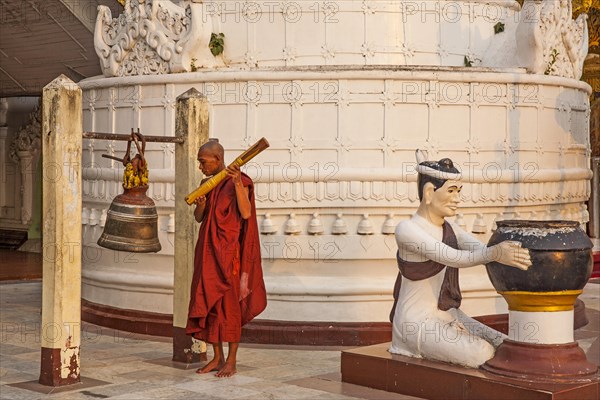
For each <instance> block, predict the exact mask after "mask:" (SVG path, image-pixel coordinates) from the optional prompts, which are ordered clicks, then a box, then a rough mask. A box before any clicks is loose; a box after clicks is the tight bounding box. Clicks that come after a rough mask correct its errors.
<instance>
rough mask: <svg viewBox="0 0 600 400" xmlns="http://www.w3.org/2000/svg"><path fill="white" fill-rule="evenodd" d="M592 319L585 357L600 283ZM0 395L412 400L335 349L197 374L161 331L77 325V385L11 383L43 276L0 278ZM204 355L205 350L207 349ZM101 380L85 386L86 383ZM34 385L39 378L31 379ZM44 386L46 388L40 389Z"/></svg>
mask: <svg viewBox="0 0 600 400" xmlns="http://www.w3.org/2000/svg"><path fill="white" fill-rule="evenodd" d="M582 297H583V298H584V301H585V302H586V305H587V307H588V309H589V310H590V312H589V315H590V322H591V323H590V325H588V326H587V327H585V328H583V329H581V330H578V331H577V337H578V339H580V344H581V346H582V347H583V348H584V350H586V351H587V352H588V356H592V354H595V355H593V357H596V356H597V355H598V354H599V351H598V349H599V347H600V344H599V343H600V342H599V340H598V332H599V331H600V318H599V315H600V313H599V312H598V310H600V285H598V284H593V283H590V284H588V286H587V287H586V290H585V293H584V295H583V296H582ZM0 303H1V304H0V306H1V310H2V313H1V318H0V325H1V332H0V334H1V338H0V398H1V399H38V398H39V399H42V398H43V399H104V398H111V399H186V400H189V399H196V398H202V399H207V400H210V399H257V400H258V399H261V400H262V399H356V398H361V399H381V400H388V399H389V400H393V399H411V397H408V396H401V395H395V394H390V393H387V392H383V391H377V390H372V389H368V388H364V387H360V386H355V385H349V384H342V383H341V382H340V375H339V369H340V351H339V348H338V349H327V350H325V349H314V348H286V347H273V346H269V347H268V348H264V347H262V346H259V345H242V346H241V348H240V352H239V366H238V367H239V368H238V374H237V375H236V376H234V377H232V378H223V379H219V378H216V377H215V376H214V375H213V374H209V375H204V376H199V375H197V374H195V373H194V370H195V368H196V367H197V366H191V367H190V368H189V369H182V368H181V367H179V368H177V367H175V366H174V365H173V363H172V362H171V361H170V356H171V341H170V339H167V338H159V337H151V336H143V335H137V334H129V333H124V332H118V331H114V330H110V329H107V328H102V327H98V326H95V325H90V324H84V325H83V326H82V332H83V334H82V345H81V371H82V372H81V374H82V381H83V384H82V385H76V386H73V387H69V389H74V390H71V391H68V392H57V391H54V392H53V393H50V394H44V393H39V392H36V391H32V390H27V389H23V388H22V387H15V386H12V384H17V383H21V382H26V381H36V380H37V379H38V377H39V362H40V333H39V332H40V303H41V282H40V281H34V282H32V281H29V282H3V283H0ZM209 356H210V354H209ZM93 380H99V381H102V382H100V383H101V384H100V385H96V386H91V387H86V384H90V385H91V384H93V383H97V382H95V381H93ZM28 387H30V388H33V389H35V388H38V389H39V387H40V385H38V384H29V386H28ZM45 389H47V388H45Z"/></svg>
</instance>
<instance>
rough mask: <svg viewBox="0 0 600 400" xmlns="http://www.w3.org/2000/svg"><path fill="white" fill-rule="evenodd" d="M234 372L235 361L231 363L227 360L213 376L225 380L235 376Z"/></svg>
mask: <svg viewBox="0 0 600 400" xmlns="http://www.w3.org/2000/svg"><path fill="white" fill-rule="evenodd" d="M236 372H237V369H236V368H235V361H233V362H232V361H230V360H227V361H226V362H225V365H223V367H222V368H221V369H220V370H219V372H217V373H216V374H215V376H218V377H219V378H227V377H230V376H233V375H235V373H236Z"/></svg>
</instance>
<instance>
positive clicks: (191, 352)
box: [173, 88, 208, 363]
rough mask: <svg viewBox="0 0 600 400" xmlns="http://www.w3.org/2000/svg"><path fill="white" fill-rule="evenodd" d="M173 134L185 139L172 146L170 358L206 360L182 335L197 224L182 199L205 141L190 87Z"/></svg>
mask: <svg viewBox="0 0 600 400" xmlns="http://www.w3.org/2000/svg"><path fill="white" fill-rule="evenodd" d="M175 135H176V136H183V137H184V138H185V141H184V142H183V143H181V144H176V145H175V281H174V286H173V361H179V362H185V363H192V362H197V361H200V360H206V344H205V343H204V342H196V343H194V341H193V340H192V338H191V337H190V336H187V335H186V334H185V327H186V325H187V317H188V307H189V303H190V286H191V282H192V275H193V273H194V249H195V247H196V240H197V239H198V223H197V222H196V221H195V220H194V207H193V206H189V205H188V204H187V203H186V202H185V200H184V198H185V196H187V195H188V194H189V193H190V192H192V191H193V190H194V189H196V187H198V185H199V184H200V178H201V173H200V170H199V169H198V162H197V156H198V149H199V148H200V146H201V145H202V144H203V143H205V142H206V141H208V101H207V99H206V97H205V96H204V95H202V94H201V93H200V92H198V91H197V90H196V89H194V88H192V89H190V90H188V91H187V92H185V93H183V94H182V95H181V96H179V97H178V98H177V111H176V116H175Z"/></svg>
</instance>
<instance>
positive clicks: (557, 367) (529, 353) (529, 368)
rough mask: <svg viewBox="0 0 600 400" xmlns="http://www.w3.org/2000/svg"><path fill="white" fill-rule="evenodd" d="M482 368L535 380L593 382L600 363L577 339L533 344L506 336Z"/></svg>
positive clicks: (513, 376) (512, 376)
mask: <svg viewBox="0 0 600 400" xmlns="http://www.w3.org/2000/svg"><path fill="white" fill-rule="evenodd" d="M481 368H482V369H484V370H486V371H489V372H493V373H495V374H500V375H504V376H508V377H511V378H516V379H526V380H531V381H535V382H540V381H544V382H557V381H558V382H589V380H590V379H593V378H594V376H595V375H596V373H597V372H598V367H597V366H596V365H594V364H592V363H591V362H589V361H588V360H587V358H586V356H585V353H584V352H583V350H582V349H581V347H579V345H578V344H577V342H573V343H565V344H531V343H522V342H515V341H513V340H508V339H507V340H505V341H504V342H503V343H502V344H501V345H500V347H498V349H497V350H496V355H495V356H494V358H492V359H491V360H489V361H488V362H486V363H485V364H484V365H482V367H481Z"/></svg>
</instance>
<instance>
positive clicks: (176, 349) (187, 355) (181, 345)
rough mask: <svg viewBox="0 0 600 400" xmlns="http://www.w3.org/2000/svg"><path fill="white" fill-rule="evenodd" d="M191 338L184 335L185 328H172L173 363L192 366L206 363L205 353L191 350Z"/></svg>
mask: <svg viewBox="0 0 600 400" xmlns="http://www.w3.org/2000/svg"><path fill="white" fill-rule="evenodd" d="M192 345H193V341H192V337H191V336H188V335H186V334H185V328H179V327H176V326H174V327H173V361H177V362H181V363H185V364H194V363H197V362H201V361H206V360H207V356H206V353H198V352H194V351H193V350H192Z"/></svg>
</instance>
